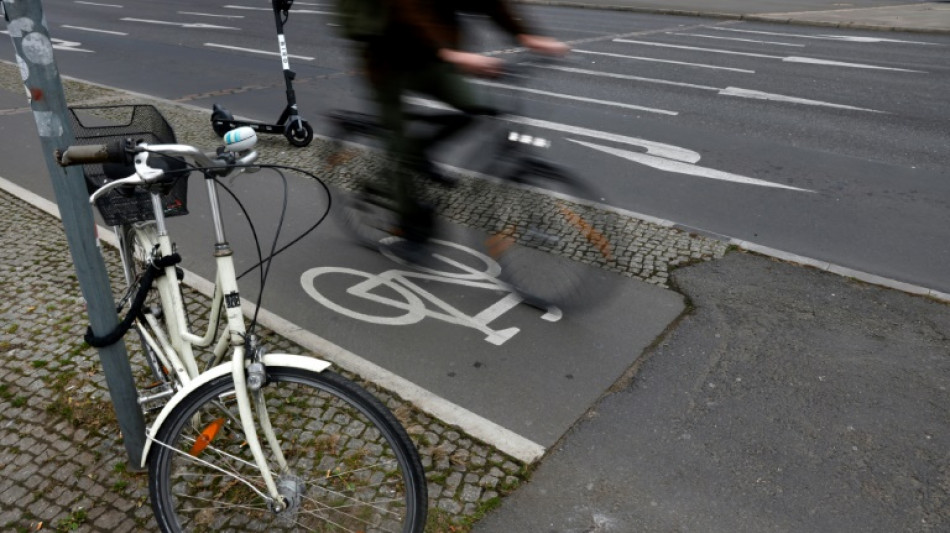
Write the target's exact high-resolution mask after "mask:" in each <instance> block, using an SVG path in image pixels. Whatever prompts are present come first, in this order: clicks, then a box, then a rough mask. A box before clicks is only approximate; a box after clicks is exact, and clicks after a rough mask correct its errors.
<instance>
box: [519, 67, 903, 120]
mask: <svg viewBox="0 0 950 533" xmlns="http://www.w3.org/2000/svg"><path fill="white" fill-rule="evenodd" d="M534 66H535V67H537V68H546V69H550V70H560V71H562V72H571V73H574V74H586V75H588V76H600V77H604V78H616V79H622V80H631V81H642V82H645V83H657V84H660V85H673V86H675V87H685V88H687V89H701V90H705V91H718V93H719V94H720V95H723V96H736V97H739V98H751V99H753V100H772V101H775V102H786V103H790V104H805V105H813V106H823V107H833V108H836V109H850V110H853V111H868V112H871V113H884V111H876V110H874V109H865V108H863V107H855V106H850V105H844V104H833V103H830V102H822V101H820V100H809V99H807V98H798V97H796V96H785V95H783V94H772V93H766V92H762V91H754V90H751V89H742V88H739V87H727V88H725V89H720V88H718V87H710V86H708V85H695V84H692V83H682V82H678V81H670V80H658V79H655V78H643V77H641V76H630V75H628V74H616V73H613V72H601V71H597V70H587V69H582V68H574V67H560V66H557V65H534Z"/></svg>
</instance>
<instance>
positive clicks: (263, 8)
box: [224, 6, 336, 15]
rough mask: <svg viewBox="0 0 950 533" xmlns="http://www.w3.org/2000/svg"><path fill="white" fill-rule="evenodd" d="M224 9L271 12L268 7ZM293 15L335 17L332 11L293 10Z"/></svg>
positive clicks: (229, 7)
mask: <svg viewBox="0 0 950 533" xmlns="http://www.w3.org/2000/svg"><path fill="white" fill-rule="evenodd" d="M224 8H225V9H243V10H245V11H273V8H270V7H248V6H224ZM294 15H336V13H334V12H333V11H314V10H312V9H295V10H294Z"/></svg>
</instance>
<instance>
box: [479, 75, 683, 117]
mask: <svg viewBox="0 0 950 533" xmlns="http://www.w3.org/2000/svg"><path fill="white" fill-rule="evenodd" d="M472 83H477V84H478V85H484V86H486V87H498V88H500V89H508V90H510V91H521V92H526V93H532V94H542V95H544V96H550V97H552V98H564V99H566V100H575V101H578V102H588V103H591V104H600V105H606V106H612V107H620V108H623V109H633V110H636V111H646V112H648V113H658V114H660V115H672V116H676V115H679V113H678V112H676V111H667V110H666V109H656V108H653V107H643V106H639V105H633V104H624V103H620V102H611V101H608V100H598V99H596V98H587V97H584V96H573V95H570V94H562V93H552V92H549V91H541V90H538V89H529V88H527V87H518V86H517V85H507V84H504V83H495V82H492V81H484V80H473V81H472Z"/></svg>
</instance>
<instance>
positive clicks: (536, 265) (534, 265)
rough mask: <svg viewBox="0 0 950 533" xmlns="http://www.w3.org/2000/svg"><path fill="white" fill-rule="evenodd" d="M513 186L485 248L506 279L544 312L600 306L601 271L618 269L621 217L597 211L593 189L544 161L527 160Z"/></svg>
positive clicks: (500, 205)
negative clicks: (617, 239) (616, 243)
mask: <svg viewBox="0 0 950 533" xmlns="http://www.w3.org/2000/svg"><path fill="white" fill-rule="evenodd" d="M506 181H507V182H508V183H511V184H513V185H515V187H513V188H512V190H510V191H508V192H507V194H506V195H505V198H503V199H502V200H500V201H498V202H496V212H495V218H494V221H493V223H492V229H491V232H490V233H489V236H488V238H487V239H486V242H485V247H486V251H487V253H488V255H489V256H491V257H493V258H494V259H495V260H496V261H498V263H499V264H500V265H501V273H500V274H499V276H498V277H499V279H501V280H502V281H503V282H505V283H507V284H508V285H510V286H511V288H512V289H513V290H514V291H515V292H517V293H518V294H520V295H521V296H522V297H523V298H524V299H525V301H526V302H527V303H529V304H532V305H535V306H537V307H541V308H544V307H550V306H558V307H569V308H570V307H574V308H576V307H579V306H584V305H589V304H596V303H597V302H599V301H600V300H601V298H602V297H604V296H605V292H604V290H603V287H604V284H599V286H598V283H597V282H596V278H597V276H596V274H597V273H598V272H601V271H602V270H598V269H608V270H609V269H611V268H614V267H615V266H616V262H617V258H616V251H615V248H614V244H613V242H612V238H611V236H612V233H613V232H614V231H615V229H616V224H617V220H616V219H617V217H616V214H615V213H612V212H609V211H606V210H604V209H600V208H598V207H597V204H596V202H597V201H598V200H599V199H600V198H599V196H598V195H596V194H595V193H594V191H593V189H592V188H591V187H590V186H588V185H587V184H585V183H584V182H582V181H581V180H580V179H578V178H576V177H574V176H572V175H570V174H569V173H567V172H566V171H565V170H563V169H561V168H558V167H555V166H553V165H550V164H547V163H544V162H541V161H534V160H529V161H525V162H524V164H522V165H521V166H520V167H519V168H518V169H517V170H516V172H515V173H514V174H513V175H512V176H510V177H509V178H508V179H507V180H506ZM592 267H597V268H592ZM598 289H600V290H598Z"/></svg>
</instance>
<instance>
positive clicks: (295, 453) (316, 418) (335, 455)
mask: <svg viewBox="0 0 950 533" xmlns="http://www.w3.org/2000/svg"><path fill="white" fill-rule="evenodd" d="M267 372H268V383H267V385H265V386H264V387H263V388H262V389H261V392H262V394H263V395H264V402H265V405H266V408H267V412H268V415H269V416H270V420H271V424H272V425H273V428H274V433H275V435H276V437H277V439H278V440H279V442H280V447H281V451H282V453H283V456H284V457H285V458H286V460H287V463H288V469H286V470H281V469H280V467H278V465H277V462H276V461H275V460H274V454H273V451H272V450H270V449H269V448H268V446H267V445H266V444H264V453H265V455H266V456H267V458H268V463H269V464H270V467H271V471H272V472H273V473H274V476H275V481H276V482H277V485H278V490H279V492H280V493H281V494H282V496H284V498H285V500H286V501H287V502H288V503H289V507H288V508H287V509H286V510H284V511H281V512H279V513H275V512H274V511H273V510H272V509H271V508H270V506H269V505H268V503H267V501H266V500H265V498H264V497H263V496H262V494H266V493H267V489H266V487H265V486H264V482H263V479H262V478H261V475H260V471H259V469H258V467H257V465H256V463H254V460H253V458H252V456H251V453H250V450H249V449H248V446H247V445H246V441H245V438H244V435H243V434H242V430H241V426H240V423H239V417H238V413H237V401H236V399H235V395H234V382H233V380H232V379H231V376H230V374H228V375H226V376H223V377H221V378H218V379H216V380H212V381H210V382H208V383H207V384H205V385H203V386H202V387H200V388H198V389H196V390H195V391H194V392H193V393H191V394H190V395H189V396H188V397H186V398H185V400H184V401H183V402H182V403H181V404H180V405H179V406H178V407H177V408H176V409H175V410H174V411H173V412H172V413H171V415H170V416H169V418H168V420H167V421H166V422H165V423H164V424H163V425H162V428H161V429H160V431H159V434H158V435H157V436H156V441H157V442H154V443H152V449H151V451H150V454H149V491H150V496H151V501H152V508H153V510H154V512H155V517H156V519H157V520H158V524H159V526H160V527H161V529H162V531H166V532H168V531H175V532H177V531H247V530H251V531H364V532H370V531H379V532H403V533H409V532H421V531H422V530H423V527H424V526H425V520H426V510H427V492H426V483H425V477H424V473H423V469H422V464H421V462H420V460H419V456H418V453H417V452H416V449H415V447H414V446H413V445H412V442H411V441H410V440H409V437H408V436H407V434H406V432H405V430H403V428H402V426H401V425H400V424H399V423H398V422H397V421H396V419H395V417H393V415H392V414H391V413H390V412H389V411H388V410H387V409H386V408H385V407H384V406H383V405H382V404H381V403H380V402H379V401H378V400H377V399H376V398H374V397H373V396H371V395H370V394H369V393H368V392H366V391H365V390H363V389H362V388H360V387H358V386H357V385H355V384H353V383H352V382H350V381H348V380H346V379H344V378H342V377H340V376H339V375H337V374H335V373H332V372H320V373H317V372H313V371H309V370H304V369H299V368H289V367H270V368H268V370H267Z"/></svg>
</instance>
